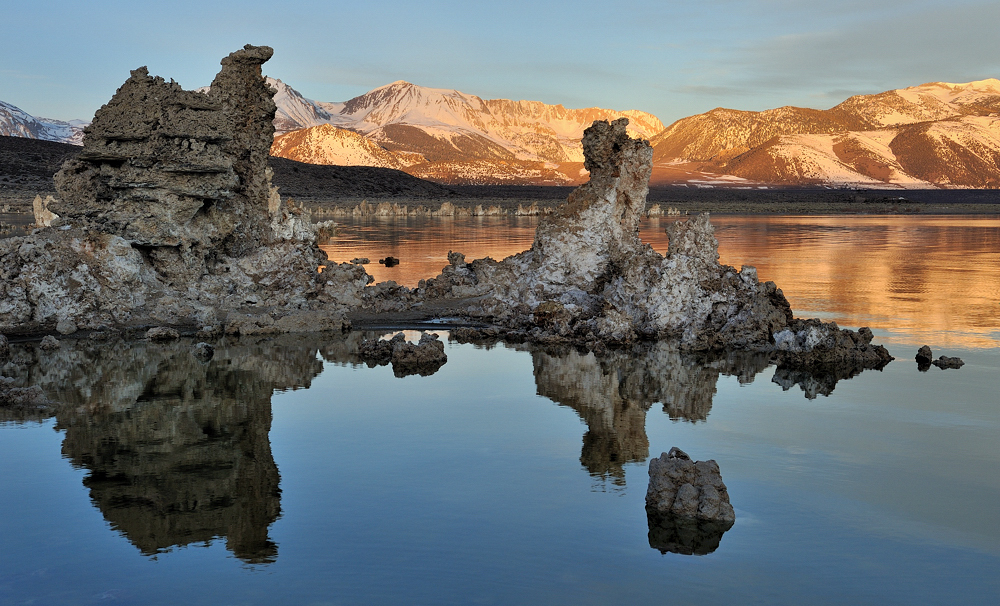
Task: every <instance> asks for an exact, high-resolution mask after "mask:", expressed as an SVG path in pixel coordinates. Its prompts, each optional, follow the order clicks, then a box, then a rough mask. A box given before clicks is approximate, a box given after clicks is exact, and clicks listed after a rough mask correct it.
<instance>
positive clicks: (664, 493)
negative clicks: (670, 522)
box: [646, 447, 736, 526]
mask: <svg viewBox="0 0 1000 606" xmlns="http://www.w3.org/2000/svg"><path fill="white" fill-rule="evenodd" d="M646 509H647V511H648V510H652V511H655V512H657V513H659V514H660V515H662V516H675V517H680V518H694V519H698V520H710V521H714V522H722V523H727V524H729V525H730V526H731V525H732V524H733V522H735V521H736V514H735V512H734V511H733V506H732V505H730V503H729V491H728V490H727V489H726V485H725V484H724V483H723V481H722V474H721V473H720V471H719V465H718V464H717V463H716V462H715V461H713V460H708V461H692V460H691V457H689V456H688V455H687V453H685V452H684V451H683V450H681V449H679V448H676V447H674V448H671V449H670V452H665V453H663V454H661V455H660V456H659V458H655V459H650V461H649V488H648V490H647V491H646Z"/></svg>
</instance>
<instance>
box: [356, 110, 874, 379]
mask: <svg viewBox="0 0 1000 606" xmlns="http://www.w3.org/2000/svg"><path fill="white" fill-rule="evenodd" d="M627 123H628V120H627V119H624V118H623V119H620V120H616V121H614V122H612V123H607V122H601V121H596V122H594V124H593V125H592V126H591V127H590V128H588V129H587V130H586V131H585V133H584V139H583V146H584V154H585V157H586V167H587V168H588V170H590V172H591V179H590V181H589V182H588V183H586V184H584V185H582V186H581V187H579V188H577V189H576V190H575V191H573V193H572V194H570V196H569V199H568V200H567V202H566V203H565V204H564V205H562V206H561V207H559V208H558V209H557V210H556V211H555V212H554V213H552V214H551V215H549V216H547V217H545V218H543V219H542V220H541V221H540V222H539V225H538V229H537V231H536V235H535V240H534V243H533V245H532V247H531V249H529V250H527V251H525V252H523V253H520V254H517V255H513V256H511V257H508V258H506V259H504V260H502V261H499V262H498V261H494V260H493V259H490V258H486V259H477V260H474V261H472V262H466V261H465V257H464V255H461V254H459V253H450V254H449V255H448V261H449V265H448V266H447V267H445V268H444V270H443V271H442V273H441V274H440V275H439V276H438V277H436V278H434V279H431V280H427V281H424V282H422V283H421V284H420V285H419V286H418V288H417V289H416V291H415V292H414V293H411V294H410V296H411V297H412V298H414V299H415V300H428V299H439V298H446V299H447V298H450V299H467V302H465V303H463V304H462V307H463V310H464V313H466V314H467V315H468V316H471V317H473V318H477V319H480V320H485V321H488V322H490V323H492V324H494V325H495V326H496V327H497V328H498V329H499V330H501V331H503V332H504V333H505V335H506V336H508V337H512V338H515V339H522V340H530V341H535V342H540V343H574V344H581V345H586V346H587V347H588V348H591V349H594V348H598V349H600V348H601V347H603V346H604V345H606V344H611V345H615V344H619V345H620V344H627V343H632V342H635V341H637V340H647V339H649V340H652V339H676V340H678V341H679V342H680V343H681V344H682V346H683V347H685V348H686V349H689V350H724V349H741V350H749V351H759V352H778V354H777V355H779V357H780V359H781V360H784V361H788V363H789V364H798V365H803V364H804V365H809V366H812V367H817V366H820V365H824V364H829V365H839V366H844V365H851V366H860V367H862V368H879V367H881V366H883V365H884V364H885V363H886V362H888V361H889V360H891V359H892V358H891V356H889V354H888V352H887V351H886V350H885V349H884V348H883V347H881V346H876V345H872V344H871V332H870V331H867V329H862V330H861V331H859V332H857V333H855V332H853V331H842V330H840V329H839V328H838V327H837V326H836V325H835V324H830V325H822V324H816V325H814V324H812V323H811V321H794V322H793V314H792V310H791V307H790V306H789V304H788V301H787V299H786V298H785V296H784V294H783V293H782V291H781V289H779V288H777V286H776V285H775V284H774V283H773V282H764V283H761V282H760V281H759V280H758V278H757V270H756V269H755V268H753V267H749V266H744V267H742V268H741V269H739V270H737V269H736V268H734V267H730V266H727V265H721V264H720V263H719V253H718V241H717V240H716V239H715V235H714V228H713V227H712V224H711V223H710V222H709V219H708V215H707V214H705V215H700V216H698V217H693V218H690V219H688V220H686V221H677V222H675V223H673V224H672V225H670V226H669V227H667V229H666V231H667V234H668V235H669V246H668V250H667V254H666V255H661V254H659V253H658V252H656V251H654V250H653V249H652V248H651V247H650V246H649V245H646V244H644V243H642V242H641V241H640V240H639V237H638V222H639V219H640V217H641V216H642V214H643V212H644V210H645V204H646V194H647V192H648V179H649V175H650V173H651V170H652V150H651V148H650V146H649V143H648V142H647V141H642V140H635V139H631V138H630V137H629V136H628V135H627V134H626V132H625V127H626V125H627ZM373 307H378V303H376V302H373ZM814 333H815V334H814ZM778 335H781V336H780V337H779V336H778Z"/></svg>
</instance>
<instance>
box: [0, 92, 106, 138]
mask: <svg viewBox="0 0 1000 606" xmlns="http://www.w3.org/2000/svg"><path fill="white" fill-rule="evenodd" d="M87 124H89V122H87V121H84V120H73V121H71V122H63V121H62V120H50V119H48V118H36V117H35V116H32V115H31V114H29V113H28V112H26V111H24V110H22V109H20V108H18V107H15V106H13V105H11V104H9V103H4V102H3V101H0V135H5V136H8V137H27V138H29V139H41V140H43V141H57V142H59V143H71V144H73V145H83V127H84V126H86V125H87Z"/></svg>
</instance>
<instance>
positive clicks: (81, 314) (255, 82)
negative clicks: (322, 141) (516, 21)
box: [0, 45, 371, 334]
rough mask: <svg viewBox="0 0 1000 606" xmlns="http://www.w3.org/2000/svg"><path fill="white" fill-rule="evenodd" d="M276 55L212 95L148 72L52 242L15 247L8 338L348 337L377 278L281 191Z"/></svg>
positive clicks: (0, 326)
mask: <svg viewBox="0 0 1000 606" xmlns="http://www.w3.org/2000/svg"><path fill="white" fill-rule="evenodd" d="M272 52H273V51H272V50H271V49H270V48H268V47H254V46H250V45H247V46H246V47H245V48H243V49H242V50H239V51H236V52H234V53H232V54H230V55H229V56H228V57H226V58H225V59H223V60H222V70H221V71H220V72H219V74H218V75H217V76H216V78H215V80H214V81H213V83H212V86H211V88H210V89H209V90H208V92H207V93H202V92H196V91H186V90H183V89H182V88H181V87H180V86H179V85H178V84H176V83H175V82H173V81H170V82H166V81H164V79H163V78H159V77H155V78H154V77H151V76H150V75H149V74H148V72H147V70H146V68H139V69H137V70H134V71H133V72H132V74H131V77H130V78H129V79H128V80H127V81H126V82H125V83H124V84H123V85H122V86H121V88H119V89H118V91H117V92H116V93H115V95H114V97H113V98H112V99H111V100H110V101H109V102H108V103H107V104H106V105H104V106H103V107H102V108H101V109H100V110H98V112H97V114H96V115H95V116H94V120H93V122H92V124H91V125H90V126H88V127H87V129H86V131H85V135H84V141H83V143H84V146H83V150H82V152H81V153H80V154H79V155H78V156H77V157H75V158H73V159H70V160H68V161H67V162H66V163H65V164H64V166H63V168H62V169H61V170H60V171H59V172H58V173H57V174H56V176H55V184H56V189H57V192H58V196H57V197H56V199H53V200H45V201H41V202H40V204H38V207H39V208H38V209H37V210H38V211H39V217H37V219H36V221H37V222H39V224H40V225H46V224H47V225H48V227H46V228H44V229H38V230H35V231H34V232H33V233H32V234H30V235H28V236H25V237H21V238H9V239H5V240H2V241H0V330H3V331H5V332H8V333H11V332H20V333H30V332H45V331H51V330H53V329H54V328H56V327H57V326H59V328H60V332H62V333H64V334H69V333H72V332H74V331H75V330H77V329H90V330H93V329H100V328H103V327H111V326H127V325H135V324H147V325H149V324H154V325H157V324H159V325H177V326H203V325H227V326H228V325H229V324H234V325H238V326H240V330H244V329H245V330H247V331H250V332H287V331H289V330H299V329H303V328H304V329H307V330H323V329H340V328H341V327H342V326H343V325H344V323H343V312H344V311H345V310H346V309H349V308H353V307H356V306H358V305H359V304H360V302H361V299H360V293H361V291H362V290H363V288H364V286H365V285H366V284H368V283H369V282H370V281H371V278H370V276H368V275H367V274H366V273H365V272H364V270H363V268H360V267H358V266H355V265H350V264H341V265H336V264H330V263H327V261H326V255H325V254H324V253H323V252H322V251H321V250H320V248H319V247H318V246H317V245H316V227H315V226H313V225H312V224H311V220H310V217H309V215H308V213H307V212H305V211H304V210H303V209H302V208H301V207H299V206H296V205H293V204H286V203H283V202H282V200H281V198H280V196H279V195H278V194H277V191H276V189H275V188H274V187H273V186H272V185H271V181H270V179H271V172H270V169H269V168H268V162H267V161H268V151H269V149H270V145H271V141H272V138H273V134H274V127H273V124H272V120H273V118H274V113H275V109H276V108H275V104H274V101H273V99H272V97H273V95H274V91H273V89H271V88H270V87H268V86H267V84H266V82H265V81H264V78H263V76H262V74H261V65H262V64H263V63H264V62H265V61H267V60H268V59H269V58H270V57H271V55H272ZM321 265H325V268H324V271H323V272H322V273H318V272H317V267H319V266H321ZM318 311H321V312H322V313H315V312H318ZM303 315H304V316H306V317H305V318H300V319H298V320H296V319H295V317H296V316H303ZM286 318H291V319H286ZM60 325H61V326H60Z"/></svg>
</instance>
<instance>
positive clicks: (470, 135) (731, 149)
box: [0, 78, 1000, 188]
mask: <svg viewBox="0 0 1000 606" xmlns="http://www.w3.org/2000/svg"><path fill="white" fill-rule="evenodd" d="M268 82H269V83H270V84H271V85H272V86H273V87H274V88H275V90H276V91H277V94H276V95H275V102H276V104H277V106H278V111H277V114H276V116H275V120H274V123H275V128H276V136H275V140H274V145H273V147H272V150H271V153H272V155H274V156H278V157H283V158H288V159H291V160H297V161H300V162H306V163H311V164H327V165H348V166H376V167H384V168H394V169H398V170H402V171H405V172H407V173H409V174H411V175H414V176H417V177H421V178H425V179H429V180H432V181H438V182H442V183H450V184H496V183H508V184H534V185H572V184H576V183H580V182H582V181H585V180H586V179H587V173H586V171H585V170H584V169H583V153H582V149H581V146H580V140H581V138H582V135H583V130H584V129H585V128H586V127H588V126H589V125H590V124H591V123H592V122H593V121H594V120H614V119H617V118H620V117H626V118H628V119H629V131H630V134H632V136H636V137H642V138H644V139H649V140H650V142H651V144H652V146H653V151H654V171H653V179H652V183H653V184H654V185H655V184H665V183H676V184H685V185H691V186H698V187H712V186H729V187H767V186H771V185H833V186H845V185H849V186H862V187H873V188H928V187H973V188H997V187H1000V81H998V80H996V79H989V80H981V81H977V82H969V83H964V84H951V83H940V82H937V83H929V84H923V85H920V86H915V87H910V88H905V89H899V90H892V91H886V92H883V93H879V94H875V95H859V96H854V97H851V98H849V99H847V100H846V101H844V102H843V103H840V104H839V105H837V106H835V107H833V108H831V109H828V110H816V109H807V108H798V107H781V108H777V109H771V110H766V111H760V112H753V111H739V110H732V109H724V108H717V109H713V110H711V111H709V112H706V113H703V114H698V115H696V116H690V117H687V118H683V119H681V120H678V121H676V122H674V123H673V124H671V125H669V126H667V127H664V126H663V124H662V123H661V122H660V120H659V119H658V118H656V117H655V116H653V115H652V114H649V113H645V112H641V111H637V110H628V111H616V110H609V109H601V108H588V109H567V108H565V107H563V106H562V105H549V104H545V103H541V102H538V101H511V100H506V99H482V98H480V97H477V96H475V95H469V94H466V93H462V92H459V91H457V90H449V89H436V88H427V87H422V86H417V85H415V84H411V83H409V82H403V81H399V82H393V83H391V84H388V85H386V86H382V87H379V88H376V89H374V90H372V91H370V92H368V93H365V94H364V95H361V96H358V97H355V98H353V99H350V100H348V101H345V102H341V103H325V102H318V101H313V100H310V99H307V98H305V97H303V96H302V95H301V94H299V93H298V92H297V91H296V90H295V89H293V88H292V87H290V86H288V85H287V84H285V83H284V82H282V81H281V80H277V79H273V78H268ZM85 124H86V123H84V122H80V121H74V122H59V121H54V120H44V119H40V118H33V117H32V116H30V115H28V114H27V113H25V112H23V111H21V110H19V109H18V108H16V107H13V106H11V105H8V104H4V103H0V134H13V135H17V136H26V137H32V138H39V139H48V140H56V141H68V142H75V143H79V142H80V140H81V138H82V126H83V125H85Z"/></svg>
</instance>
